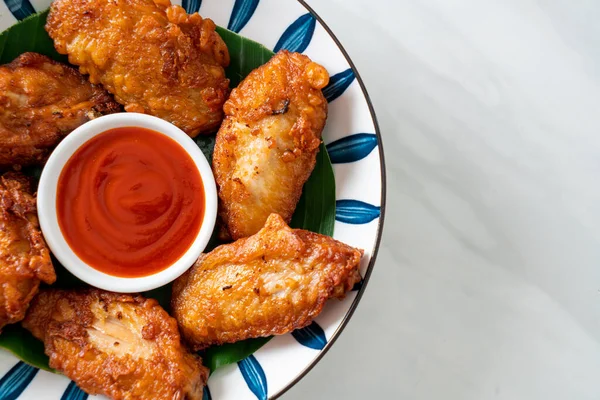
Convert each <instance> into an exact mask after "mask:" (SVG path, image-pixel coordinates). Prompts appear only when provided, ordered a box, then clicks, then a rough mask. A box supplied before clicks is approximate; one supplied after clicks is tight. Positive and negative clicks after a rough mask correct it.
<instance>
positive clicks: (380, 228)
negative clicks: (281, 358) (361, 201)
mask: <svg viewBox="0 0 600 400" xmlns="http://www.w3.org/2000/svg"><path fill="white" fill-rule="evenodd" d="M296 1H297V2H298V3H300V5H302V6H303V7H304V8H306V10H307V11H308V12H309V13H310V14H311V15H312V16H313V17H314V18H315V19H316V20H317V21H318V22H319V24H321V26H322V27H323V29H325V32H327V34H328V35H329V37H330V38H331V39H332V40H333V41H334V43H335V44H336V46H337V47H338V49H339V50H340V52H341V53H342V55H343V56H344V58H345V59H346V61H347V62H348V65H350V68H351V69H352V72H353V73H354V75H355V76H356V80H357V82H358V84H359V86H360V89H361V92H362V94H363V96H364V97H365V100H366V102H367V106H368V107H369V113H370V114H371V120H372V121H373V127H374V128H375V136H376V137H377V148H378V152H379V169H380V177H381V194H380V195H381V200H380V205H379V207H380V214H379V219H378V222H377V238H376V239H375V243H374V245H373V250H372V252H371V258H370V260H369V265H368V266H367V272H366V273H365V276H364V277H363V284H362V287H361V288H360V289H359V291H358V293H357V294H356V297H355V298H354V300H353V301H352V304H351V305H350V308H348V311H347V312H346V314H345V315H344V318H343V319H342V322H340V324H339V325H338V327H337V328H336V330H335V331H334V332H333V334H332V335H331V338H330V339H329V340H328V341H327V344H326V345H325V347H323V349H322V350H321V351H319V354H318V355H317V356H316V357H315V358H314V359H313V360H312V361H311V362H310V364H308V365H307V366H306V367H305V368H304V369H303V370H302V371H300V373H299V374H298V375H296V377H295V378H294V379H292V380H291V381H290V382H289V383H287V384H286V385H285V386H284V387H283V389H280V390H279V391H278V392H277V393H275V394H273V395H269V400H276V399H278V398H280V397H281V396H282V395H283V394H285V393H286V392H287V391H288V390H290V389H291V388H292V387H294V386H295V385H296V384H297V383H298V382H300V381H301V380H302V379H303V378H304V377H305V376H306V375H308V373H309V372H310V371H311V370H312V369H313V368H314V367H315V365H317V364H318V363H319V361H321V359H322V358H323V357H324V356H325V354H327V352H328V351H329V349H331V347H332V346H333V344H334V343H335V342H336V340H337V339H338V337H340V336H341V334H342V332H343V331H344V329H345V328H346V326H347V325H348V322H349V321H350V319H351V318H352V315H354V312H355V311H356V309H357V307H358V304H359V303H360V300H361V298H362V296H363V294H364V293H365V290H366V289H367V285H368V284H369V280H370V278H371V273H372V272H373V269H374V267H375V261H376V259H377V254H378V253H379V248H380V246H381V238H382V236H383V225H384V221H385V209H386V192H387V188H386V185H387V183H386V182H387V180H386V179H387V178H386V169H385V157H384V151H383V140H382V138H381V131H380V129H379V122H378V121H377V115H376V114H375V108H374V107H373V103H372V101H371V97H370V96H369V93H368V92H367V88H366V86H365V84H364V82H363V80H362V77H361V76H360V74H359V72H358V69H357V68H356V66H355V65H354V62H353V61H352V59H351V58H350V55H349V54H348V52H347V51H346V49H345V48H344V46H343V45H342V43H341V42H340V40H339V39H338V38H337V36H336V35H335V34H334V33H333V31H332V30H331V28H329V26H328V25H327V24H326V23H325V21H324V20H323V18H321V16H320V15H319V14H317V12H316V11H315V10H314V9H313V8H312V7H311V6H310V5H308V4H307V3H306V1H305V0H296Z"/></svg>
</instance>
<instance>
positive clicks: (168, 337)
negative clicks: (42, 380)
mask: <svg viewBox="0 0 600 400" xmlns="http://www.w3.org/2000/svg"><path fill="white" fill-rule="evenodd" d="M23 326H24V327H25V328H26V329H28V330H29V331H31V333H32V334H33V335H34V336H35V337H37V338H38V339H40V340H43V342H44V346H45V350H46V354H47V355H48V356H49V357H50V366H51V367H52V368H55V369H57V370H59V371H61V372H62V373H64V374H65V375H66V376H67V377H68V378H70V379H72V380H73V381H75V383H76V384H77V386H79V387H80V388H81V389H82V390H84V391H85V392H87V393H90V394H103V395H105V396H108V397H110V398H111V399H115V400H121V399H123V400H138V399H140V400H141V399H174V400H196V399H197V400H200V399H202V389H203V387H204V385H205V384H206V380H207V379H208V369H206V368H205V367H203V366H202V363H201V360H200V358H199V357H197V356H195V355H192V354H191V353H189V352H188V351H187V350H186V349H185V348H184V347H183V346H182V344H181V340H180V336H179V331H178V330H177V323H176V322H175V320H174V319H173V318H171V317H170V316H169V315H168V314H167V312H166V311H165V310H163V309H162V308H161V307H160V306H159V305H158V302H157V301H156V300H154V299H145V298H143V297H142V296H139V295H126V294H118V293H111V292H105V291H102V290H97V289H87V290H82V291H64V290H45V291H42V292H40V294H39V295H38V296H37V297H36V298H35V299H34V301H33V302H32V305H31V307H30V309H29V312H28V313H27V317H26V318H25V320H24V321H23Z"/></svg>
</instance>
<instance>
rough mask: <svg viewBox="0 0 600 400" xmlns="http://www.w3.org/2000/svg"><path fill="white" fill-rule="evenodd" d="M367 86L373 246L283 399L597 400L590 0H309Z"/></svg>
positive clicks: (597, 28)
mask: <svg viewBox="0 0 600 400" xmlns="http://www.w3.org/2000/svg"><path fill="white" fill-rule="evenodd" d="M309 4H310V5H311V6H312V7H314V9H315V10H316V11H317V13H319V14H320V15H321V17H323V19H324V20H325V21H326V22H327V23H328V24H329V26H330V27H331V28H332V29H333V31H334V32H335V33H336V34H337V35H338V37H339V39H340V40H341V41H342V43H343V44H344V46H345V47H346V49H347V50H348V52H349V54H350V56H351V57H352V58H353V60H354V62H355V63H356V66H357V68H358V70H359V72H360V73H361V75H362V77H363V79H364V81H365V83H366V86H367V88H368V90H369V93H370V95H371V97H372V100H373V103H374V106H375V109H376V112H377V115H378V118H379V123H380V125H381V131H382V134H383V139H384V148H385V154H386V162H387V174H388V197H387V204H388V206H387V215H386V224H385V233H384V239H383V244H382V247H381V249H380V252H379V258H378V262H377V265H376V267H375V271H374V273H373V276H372V278H371V282H370V283H369V286H368V289H367V291H366V293H365V296H364V297H363V301H362V303H361V304H360V305H359V307H358V309H357V311H356V313H355V314H354V317H353V319H352V320H351V321H350V323H349V324H348V327H347V328H346V330H345V331H344V333H343V334H342V335H341V337H340V338H339V339H338V341H337V343H336V344H335V345H334V346H333V348H332V349H331V350H330V351H329V353H328V354H327V355H326V356H325V357H324V359H323V360H322V361H321V362H320V363H319V364H318V365H317V366H316V367H315V368H314V369H313V370H312V372H310V373H309V374H308V376H307V377H305V378H304V379H303V380H302V381H301V382H300V383H299V384H298V385H297V386H295V387H294V388H292V389H291V390H290V391H289V392H288V393H287V394H285V395H284V398H285V399H287V400H294V399H298V400H300V399H302V400H304V399H411V400H413V399H427V400H430V399H445V400H454V399H456V400H458V399H460V400H471V399H473V400H485V399H507V400H518V399H526V400H537V399H540V400H548V399H569V400H571V399H577V400H584V399H600V24H598V22H597V21H598V17H599V16H600V3H598V2H596V1H593V0H577V1H569V0H537V1H534V0H497V1H492V0H487V1H476V0H397V1H392V0H389V1H384V0H370V1H365V0H309Z"/></svg>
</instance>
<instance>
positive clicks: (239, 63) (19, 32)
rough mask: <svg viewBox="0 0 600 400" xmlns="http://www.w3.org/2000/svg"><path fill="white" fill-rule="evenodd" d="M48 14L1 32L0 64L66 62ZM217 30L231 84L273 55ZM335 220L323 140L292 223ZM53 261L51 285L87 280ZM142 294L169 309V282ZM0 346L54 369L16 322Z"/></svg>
mask: <svg viewBox="0 0 600 400" xmlns="http://www.w3.org/2000/svg"><path fill="white" fill-rule="evenodd" d="M47 16H48V11H45V12H42V13H39V14H35V15H32V16H30V17H28V18H26V19H25V20H23V21H21V22H20V23H18V24H16V25H13V26H12V27H10V28H9V29H7V30H6V31H4V32H2V33H1V34H0V64H5V63H8V62H10V61H12V60H13V59H14V58H16V57H17V56H19V55H20V54H21V53H24V52H28V51H33V52H37V53H41V54H45V55H47V56H49V57H50V58H53V59H55V60H57V61H62V62H67V57H66V56H64V55H61V54H58V53H57V52H56V50H55V49H54V46H53V44H52V39H50V37H49V36H48V34H47V33H46V31H45V30H44V25H45V23H46V17H47ZM217 32H218V33H219V35H221V37H222V38H223V40H224V41H225V43H226V44H227V47H228V48H229V53H230V56H231V63H230V65H229V67H228V68H227V69H226V71H225V72H226V74H227V77H228V78H229V79H230V81H231V87H236V86H237V85H238V84H239V83H240V81H241V80H243V79H244V78H245V77H246V76H247V75H248V74H249V73H250V71H252V70H253V69H255V68H257V67H259V66H261V65H263V64H264V63H266V62H267V61H269V59H270V58H271V57H272V56H273V52H272V51H271V50H269V49H267V48H266V47H264V46H263V45H261V44H259V43H256V42H254V41H252V40H250V39H246V38H244V37H242V36H239V35H237V34H236V33H233V32H231V31H228V30H227V29H224V28H221V27H217ZM195 140H196V143H197V144H198V147H200V149H201V150H202V152H203V153H204V155H205V156H206V157H207V158H208V160H209V161H211V160H212V152H213V148H214V144H215V137H214V135H211V136H200V137H197V138H196V139H195ZM25 172H26V173H29V174H30V175H32V176H33V177H35V178H36V179H37V178H39V174H40V169H39V168H30V169H26V170H25ZM334 222H335V180H334V175H333V168H332V166H331V161H330V160H329V156H328V154H327V150H326V148H325V146H324V145H323V144H321V147H320V151H319V154H318V156H317V164H316V166H315V169H314V171H313V173H312V175H311V177H310V179H309V180H308V182H307V183H306V184H305V186H304V190H303V194H302V197H301V199H300V202H299V203H298V207H297V208H296V212H295V214H294V216H293V219H292V223H291V226H292V227H294V228H302V229H307V230H310V231H313V232H318V233H321V234H324V235H329V236H332V235H333V226H334ZM216 245H218V243H217V242H216V235H213V239H212V240H211V243H210V244H209V247H208V248H207V250H206V251H209V250H210V249H212V248H214V247H215V246H216ZM53 262H54V266H55V268H56V271H57V276H58V279H57V282H56V284H55V285H54V287H61V288H75V287H81V286H85V284H84V283H83V282H81V281H79V280H78V279H77V278H75V277H74V276H73V275H71V274H70V273H69V272H68V271H67V270H66V269H65V268H64V267H63V266H62V265H60V264H59V263H58V261H57V260H56V259H53ZM145 295H146V296H149V297H153V298H156V299H157V300H158V301H159V302H160V304H161V305H162V306H163V307H164V308H165V309H166V310H167V311H168V310H169V302H170V298H171V285H166V286H163V287H161V288H158V289H155V290H152V291H150V292H146V293H145ZM269 339H270V338H257V339H250V340H244V341H241V342H238V343H233V344H226V345H223V346H214V347H211V348H209V349H207V350H205V351H204V352H202V353H201V355H202V357H203V361H204V364H205V365H206V366H207V367H209V368H210V369H211V371H214V370H215V369H216V368H219V367H221V366H223V365H227V364H232V363H235V362H238V361H240V360H242V359H244V358H246V357H247V356H249V355H250V354H252V353H254V352H255V351H256V350H258V349H259V348H260V347H261V346H263V345H264V344H265V343H267V342H268V341H269ZM0 347H1V348H4V349H6V350H8V351H10V352H11V353H13V354H14V355H15V356H17V357H18V358H20V359H21V360H23V361H24V362H26V363H28V364H31V365H33V366H34V367H38V368H41V369H45V370H47V371H52V369H51V368H50V367H49V366H48V357H47V356H46V355H45V354H44V349H43V347H44V346H43V344H42V343H41V342H40V341H38V340H36V339H35V338H34V337H33V336H32V335H31V334H30V333H29V332H28V331H26V330H25V329H23V328H22V327H21V326H20V325H19V324H15V325H10V326H7V327H5V328H4V330H3V332H2V334H0Z"/></svg>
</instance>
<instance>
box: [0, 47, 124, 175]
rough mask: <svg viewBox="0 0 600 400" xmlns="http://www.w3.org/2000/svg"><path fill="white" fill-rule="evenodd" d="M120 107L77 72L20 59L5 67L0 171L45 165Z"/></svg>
mask: <svg viewBox="0 0 600 400" xmlns="http://www.w3.org/2000/svg"><path fill="white" fill-rule="evenodd" d="M120 108H121V107H120V106H119V104H118V103H116V102H115V101H114V100H113V99H112V97H111V96H110V95H109V94H108V93H107V92H106V91H105V90H104V89H103V88H102V87H100V86H96V85H92V84H90V83H89V82H88V81H87V79H85V77H84V76H83V75H81V74H80V73H79V72H77V70H76V69H74V68H72V67H69V66H67V65H65V64H62V63H59V62H56V61H54V60H51V59H50V58H48V57H46V56H44V55H41V54H37V53H24V54H21V55H20V56H19V57H17V58H16V59H15V60H14V61H13V62H11V63H10V64H6V65H2V66H0V167H7V166H11V165H33V164H37V165H41V164H43V163H44V162H45V161H46V158H48V156H49V155H50V152H51V151H52V148H54V146H56V145H57V144H58V142H60V140H61V139H62V138H64V137H65V136H66V135H68V134H69V133H70V132H71V131H72V130H73V129H75V128H77V127H78V126H80V125H82V124H83V123H85V122H87V121H89V120H90V119H93V118H95V117H98V116H100V115H104V114H110V113H113V112H117V111H119V110H120Z"/></svg>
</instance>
